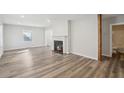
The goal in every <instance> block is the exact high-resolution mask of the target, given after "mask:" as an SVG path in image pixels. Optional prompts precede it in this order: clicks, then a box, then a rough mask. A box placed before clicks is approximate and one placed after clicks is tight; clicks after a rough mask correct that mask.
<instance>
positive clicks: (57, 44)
mask: <svg viewBox="0 0 124 93" xmlns="http://www.w3.org/2000/svg"><path fill="white" fill-rule="evenodd" d="M54 51H55V52H56V53H60V54H63V41H58V40H54Z"/></svg>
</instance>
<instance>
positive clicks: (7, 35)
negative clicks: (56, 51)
mask: <svg viewBox="0 0 124 93" xmlns="http://www.w3.org/2000/svg"><path fill="white" fill-rule="evenodd" d="M23 31H29V32H32V41H24V38H23ZM44 38H45V33H44V29H43V28H40V27H29V26H19V25H4V49H5V50H11V49H19V48H26V47H37V46H44V45H45V44H44V42H45V40H44Z"/></svg>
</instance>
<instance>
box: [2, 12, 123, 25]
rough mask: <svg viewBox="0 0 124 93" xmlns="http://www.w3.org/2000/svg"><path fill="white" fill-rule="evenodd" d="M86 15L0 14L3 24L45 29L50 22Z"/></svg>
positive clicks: (116, 15)
mask: <svg viewBox="0 0 124 93" xmlns="http://www.w3.org/2000/svg"><path fill="white" fill-rule="evenodd" d="M83 16H87V14H0V21H2V22H3V24H15V25H26V26H37V27H46V26H49V25H50V24H51V23H52V20H75V19H83ZM118 16H124V14H103V18H111V17H118Z"/></svg>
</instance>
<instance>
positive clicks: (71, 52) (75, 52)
mask: <svg viewBox="0 0 124 93" xmlns="http://www.w3.org/2000/svg"><path fill="white" fill-rule="evenodd" d="M71 53H72V54H75V55H79V56H83V57H86V58H91V59H94V60H98V59H97V58H94V57H90V56H87V55H82V54H80V53H76V52H71Z"/></svg>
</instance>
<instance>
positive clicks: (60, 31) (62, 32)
mask: <svg viewBox="0 0 124 93" xmlns="http://www.w3.org/2000/svg"><path fill="white" fill-rule="evenodd" d="M52 29H53V36H68V21H67V20H53V21H52Z"/></svg>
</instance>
